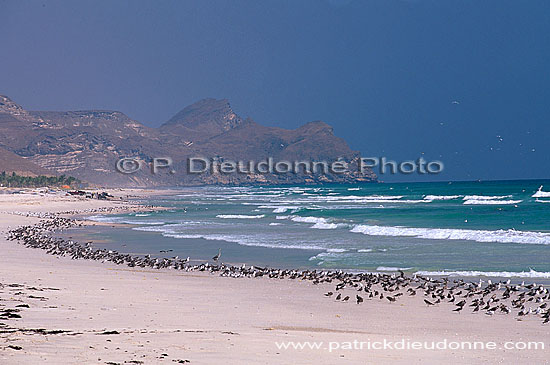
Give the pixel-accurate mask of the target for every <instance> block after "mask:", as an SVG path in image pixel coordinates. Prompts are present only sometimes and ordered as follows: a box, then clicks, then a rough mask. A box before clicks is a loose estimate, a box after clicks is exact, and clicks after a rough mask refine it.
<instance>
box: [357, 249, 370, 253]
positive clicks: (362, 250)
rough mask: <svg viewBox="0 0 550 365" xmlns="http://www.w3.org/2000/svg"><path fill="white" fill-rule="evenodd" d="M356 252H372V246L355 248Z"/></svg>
mask: <svg viewBox="0 0 550 365" xmlns="http://www.w3.org/2000/svg"><path fill="white" fill-rule="evenodd" d="M357 252H372V248H362V249H360V250H357Z"/></svg>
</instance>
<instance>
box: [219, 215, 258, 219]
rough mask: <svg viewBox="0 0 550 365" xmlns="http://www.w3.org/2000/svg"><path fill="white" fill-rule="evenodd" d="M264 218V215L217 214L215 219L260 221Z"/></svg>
mask: <svg viewBox="0 0 550 365" xmlns="http://www.w3.org/2000/svg"><path fill="white" fill-rule="evenodd" d="M263 217H265V214H258V215H244V214H218V215H217V216H216V218H222V219H260V218H263Z"/></svg>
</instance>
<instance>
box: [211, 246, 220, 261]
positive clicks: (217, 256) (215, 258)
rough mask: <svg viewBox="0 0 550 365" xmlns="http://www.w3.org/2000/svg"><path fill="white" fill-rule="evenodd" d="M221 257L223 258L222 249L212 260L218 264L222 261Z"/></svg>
mask: <svg viewBox="0 0 550 365" xmlns="http://www.w3.org/2000/svg"><path fill="white" fill-rule="evenodd" d="M220 257H222V249H221V248H218V254H217V255H216V256H214V257H212V260H214V261H216V262H218V260H219V259H220Z"/></svg>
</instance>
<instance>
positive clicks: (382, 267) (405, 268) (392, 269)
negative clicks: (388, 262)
mask: <svg viewBox="0 0 550 365" xmlns="http://www.w3.org/2000/svg"><path fill="white" fill-rule="evenodd" d="M410 269H412V268H411V267H391V266H389V267H388V266H378V267H377V268H376V271H399V270H410Z"/></svg>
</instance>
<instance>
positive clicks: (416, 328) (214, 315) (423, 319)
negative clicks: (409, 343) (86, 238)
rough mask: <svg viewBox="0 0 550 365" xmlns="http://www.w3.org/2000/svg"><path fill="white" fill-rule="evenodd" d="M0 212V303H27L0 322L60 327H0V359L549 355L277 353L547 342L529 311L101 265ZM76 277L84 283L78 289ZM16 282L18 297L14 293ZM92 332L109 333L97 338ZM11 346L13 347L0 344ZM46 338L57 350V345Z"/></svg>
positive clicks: (37, 206) (464, 359)
mask: <svg viewBox="0 0 550 365" xmlns="http://www.w3.org/2000/svg"><path fill="white" fill-rule="evenodd" d="M0 204H2V208H0V211H6V210H9V209H4V207H5V206H7V207H8V208H10V209H11V210H12V211H17V209H13V208H14V207H18V208H21V209H19V210H20V211H23V210H27V211H33V212H35V213H39V212H44V211H48V210H54V211H55V210H57V211H70V210H78V209H82V208H84V207H86V209H91V208H94V207H96V208H99V207H101V206H109V207H112V206H114V203H113V202H109V201H99V202H96V201H93V202H91V204H90V202H89V201H84V202H83V201H81V200H80V201H79V200H72V199H61V200H60V201H48V199H43V198H40V197H39V198H38V201H36V200H35V201H33V202H29V201H27V202H23V204H19V205H17V202H15V203H14V202H8V203H6V202H5V201H2V200H1V199H0ZM10 204H11V205H10ZM0 216H1V217H2V220H1V223H0V230H1V231H2V233H1V237H0V249H1V250H2V253H3V261H4V262H3V265H2V267H0V283H2V284H6V283H10V284H18V285H23V287H8V286H6V285H4V286H3V287H2V288H1V289H0V299H3V301H0V305H5V304H6V303H12V304H13V303H16V302H17V303H18V302H19V301H18V300H20V299H21V300H22V298H25V299H24V300H22V301H23V302H25V303H23V304H27V305H28V306H29V307H30V308H21V312H20V313H21V318H14V319H10V320H9V321H4V320H1V319H0V323H5V324H7V325H8V326H10V327H13V328H25V329H27V330H28V329H32V328H34V329H37V328H44V329H45V330H46V331H58V330H61V329H62V330H67V331H69V332H66V333H58V334H51V333H50V334H40V333H33V334H29V332H28V331H27V332H24V331H16V332H12V333H7V334H6V333H3V334H2V335H1V337H0V360H2V362H3V363H8V364H10V363H22V362H25V361H28V362H31V359H32V360H36V361H35V362H38V361H40V362H41V363H55V362H56V361H57V362H59V361H61V360H60V359H62V360H63V362H67V363H78V362H79V361H80V362H86V363H106V362H115V363H116V362H119V363H122V362H123V361H144V362H145V363H151V362H153V363H156V362H159V361H161V360H160V358H164V359H166V360H165V361H168V360H170V361H174V362H177V361H179V360H181V361H185V360H189V361H191V363H217V362H221V361H223V360H226V359H231V360H232V361H233V362H241V363H242V362H246V361H247V360H248V361H250V359H252V358H255V357H254V356H258V358H260V357H261V358H262V362H265V363H280V362H294V363H308V362H310V361H311V359H312V358H316V359H319V362H320V363H335V362H339V361H342V362H348V361H354V362H359V361H363V362H364V361H365V360H366V359H377V360H378V361H377V362H384V361H392V362H397V363H405V362H410V360H411V359H413V360H414V359H418V360H420V359H430V360H433V361H434V362H436V361H445V360H449V359H451V358H452V359H453V360H457V359H458V363H480V362H483V361H485V362H487V361H491V362H495V361H503V360H504V361H506V360H507V361H511V360H514V361H515V362H517V363H522V362H525V363H528V362H531V363H532V362H536V361H541V362H542V361H544V360H545V359H547V358H548V354H549V351H550V343H548V344H547V348H546V349H545V350H538V351H519V350H516V351H511V352H510V351H504V350H503V351H492V352H491V351H479V350H478V351H459V352H458V354H459V356H458V358H457V352H456V351H440V352H434V351H430V350H421V351H418V352H414V353H410V352H406V351H404V352H399V351H397V352H396V351H395V350H393V351H391V350H379V351H378V350H377V351H368V352H367V351H359V350H358V351H350V350H342V349H340V350H339V351H332V352H328V351H326V350H311V349H307V350H280V349H278V348H277V347H276V346H275V341H284V340H292V341H299V340H300V341H305V340H308V341H312V340H316V341H325V342H327V341H331V340H332V341H333V342H338V341H345V340H350V339H351V338H354V337H355V338H358V339H365V340H366V339H367V338H368V339H371V340H373V339H382V338H386V337H387V338H389V339H397V338H402V337H408V338H412V339H413V340H415V339H418V340H437V339H438V338H439V339H441V338H448V339H451V340H452V339H455V340H456V339H462V340H471V339H477V340H491V339H492V340H496V341H497V342H504V341H505V340H508V341H513V340H515V341H520V340H530V341H535V340H540V339H548V338H550V328H549V327H550V326H548V325H542V324H541V321H540V319H539V318H533V317H529V316H527V317H524V318H522V321H517V320H516V318H513V317H510V316H505V315H500V314H495V315H494V316H486V315H484V314H478V315H469V313H463V314H462V313H461V314H458V313H452V311H451V309H452V308H453V307H452V306H448V305H444V304H443V303H441V305H437V306H433V307H430V308H427V307H426V305H424V304H423V303H422V296H416V297H407V296H403V298H402V299H400V301H399V302H397V303H389V302H385V301H378V300H376V301H375V300H367V299H366V298H365V303H362V304H361V305H359V304H355V302H354V303H342V302H340V301H335V300H333V299H328V298H325V297H323V294H324V293H326V292H327V291H330V290H332V291H333V289H334V285H333V284H329V283H320V284H313V283H311V282H308V281H299V280H281V279H269V278H265V277H264V278H238V279H236V278H228V277H220V276H218V275H211V274H208V273H203V272H196V271H194V272H182V271H175V270H168V269H162V270H157V269H154V270H153V269H140V268H129V267H125V266H118V265H114V264H112V263H109V262H106V263H100V262H94V261H88V260H71V259H70V258H68V257H57V256H50V255H47V254H46V253H45V252H43V251H41V250H34V249H28V248H25V247H24V246H22V245H19V244H16V243H14V242H8V241H6V240H5V232H6V230H7V228H8V226H10V227H12V228H13V227H15V226H16V225H23V224H35V223H37V222H38V221H39V218H36V217H25V216H19V215H17V216H16V215H14V214H11V215H10V214H6V213H0ZM110 225H111V224H110ZM537 281H539V280H537ZM84 283H85V284H86V285H82V284H84ZM15 288H16V289H15ZM30 288H35V289H36V288H38V289H42V290H33V289H30ZM47 288H57V289H60V290H50V289H47ZM11 289H14V290H11ZM102 289H103V290H102ZM16 290H17V291H19V292H22V293H23V294H19V296H15V295H14V291H16ZM33 293H34V294H35V295H33ZM36 293H39V294H38V295H36ZM352 294H354V291H352V290H351V289H349V295H350V296H351V295H352ZM30 296H32V297H40V296H42V297H43V298H46V299H45V300H42V299H36V298H29V297H30ZM14 307H15V306H14ZM0 329H1V328H0ZM113 331H115V332H118V334H115V333H114V332H113ZM104 332H107V333H111V334H102V335H100V333H104ZM76 333H79V334H76ZM107 340H110V341H107ZM147 341H149V342H147ZM2 342H4V343H2ZM7 344H9V345H7ZM12 345H13V346H19V347H21V349H20V350H15V349H13V348H7V347H6V346H12ZM138 345H139V346H138ZM58 346H68V348H67V349H65V350H60V348H59V347H58ZM90 346H91V347H93V348H90ZM117 347H118V350H116V349H117ZM125 351H127V352H125ZM163 354H166V356H164V355H163ZM182 363H183V362H182Z"/></svg>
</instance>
